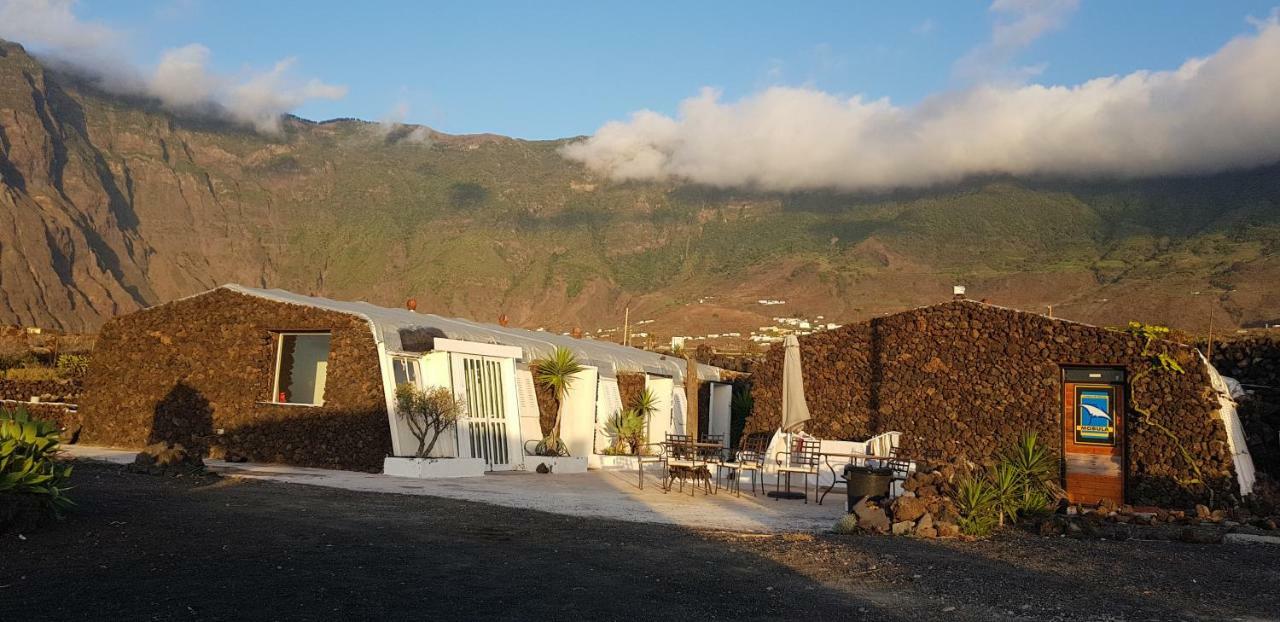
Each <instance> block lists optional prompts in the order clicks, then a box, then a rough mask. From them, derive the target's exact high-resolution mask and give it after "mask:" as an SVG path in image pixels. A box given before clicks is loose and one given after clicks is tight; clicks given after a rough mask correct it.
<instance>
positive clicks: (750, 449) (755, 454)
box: [716, 432, 769, 497]
mask: <svg viewBox="0 0 1280 622" xmlns="http://www.w3.org/2000/svg"><path fill="white" fill-rule="evenodd" d="M768 447H769V434H768V433H761V432H756V433H753V434H748V435H746V436H743V437H742V441H741V442H740V443H739V448H738V451H736V452H734V455H733V456H732V457H731V458H730V459H729V460H725V461H721V462H720V464H717V465H716V486H717V487H718V486H719V485H720V477H721V471H727V472H728V476H729V477H732V478H733V479H730V480H728V484H727V485H726V488H730V487H731V488H733V491H734V494H736V495H737V496H739V497H741V496H742V472H743V471H747V472H749V473H751V496H753V497H754V496H755V495H756V477H757V474H758V473H763V472H764V458H765V453H766V451H767V450H768ZM760 479H761V481H760V487H761V488H762V489H763V488H764V486H765V483H764V478H763V477H761V478H760Z"/></svg>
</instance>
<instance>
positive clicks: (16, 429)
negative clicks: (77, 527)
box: [0, 408, 74, 517]
mask: <svg viewBox="0 0 1280 622" xmlns="http://www.w3.org/2000/svg"><path fill="white" fill-rule="evenodd" d="M58 448H59V441H58V429H57V427H56V426H54V425H53V424H52V423H49V422H46V421H41V420H39V419H33V418H32V417H31V415H30V414H28V413H27V411H26V410H25V409H23V408H19V409H17V410H15V411H8V410H5V411H0V494H9V495H31V496H34V497H35V498H36V499H37V501H38V503H39V504H40V505H41V506H42V507H43V508H44V509H45V510H46V511H47V512H49V513H50V514H51V515H53V516H55V517H56V516H61V515H62V513H63V512H64V511H66V510H67V509H69V508H70V507H71V506H72V505H74V504H73V503H72V501H71V499H70V498H68V497H67V496H66V492H67V490H69V489H70V487H69V486H68V484H67V483H68V481H69V480H70V477H71V466H70V465H66V464H61V463H59V462H57V461H55V460H54V457H55V456H56V455H57V453H58Z"/></svg>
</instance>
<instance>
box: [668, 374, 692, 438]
mask: <svg viewBox="0 0 1280 622" xmlns="http://www.w3.org/2000/svg"><path fill="white" fill-rule="evenodd" d="M688 411H689V396H688V395H686V394H685V392H684V385H683V384H677V385H675V386H674V387H672V389H671V424H670V426H668V427H670V429H671V433H672V434H688V433H689V426H688V423H689V422H688V421H687V420H686V417H685V413H687V412H688Z"/></svg>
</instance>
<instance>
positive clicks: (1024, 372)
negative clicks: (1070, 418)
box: [747, 301, 1238, 505]
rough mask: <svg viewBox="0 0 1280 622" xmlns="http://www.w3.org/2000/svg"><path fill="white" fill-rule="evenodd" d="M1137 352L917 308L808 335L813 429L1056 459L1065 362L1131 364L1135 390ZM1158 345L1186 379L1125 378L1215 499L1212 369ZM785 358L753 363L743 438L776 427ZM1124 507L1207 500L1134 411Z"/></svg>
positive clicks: (1092, 336) (1116, 335) (1036, 320)
mask: <svg viewBox="0 0 1280 622" xmlns="http://www.w3.org/2000/svg"><path fill="white" fill-rule="evenodd" d="M1142 347H1143V342H1142V340H1141V339H1140V338H1137V337H1134V336H1131V335H1128V334H1126V333H1122V332H1118V331H1112V330H1107V329H1103V328H1098V327H1093V326H1088V325H1084V324H1077V323H1072V322H1066V321H1061V320H1054V319H1050V318H1047V317H1044V316H1041V315H1037V314H1033V313H1025V312H1021V311H1015V310H1011V309H1004V308H1001V307H995V306H991V305H986V304H981V303H977V302H970V301H955V302H950V303H945V304H940V305H936V306H932V307H925V308H921V309H915V310H912V311H907V312H904V313H899V314H896V315H892V316H887V317H883V318H877V319H875V320H872V321H870V322H863V323H859V324H851V325H848V326H845V327H843V328H840V329H837V330H833V331H827V332H820V333H815V334H813V335H808V336H805V337H801V338H800V352H801V360H802V362H803V367H804V379H805V397H806V399H807V400H808V404H809V409H810V412H811V413H812V416H813V419H812V421H811V422H810V425H808V426H807V429H808V430H809V431H811V432H812V433H814V434H815V435H817V436H820V437H823V438H834V439H849V440H862V439H866V438H868V437H870V436H872V435H874V434H878V433H881V432H885V431H890V430H897V431H900V432H902V433H903V436H902V446H903V450H904V451H905V452H906V453H907V454H908V455H923V454H924V452H926V451H930V450H936V451H941V452H942V453H943V455H944V456H959V457H963V458H965V459H967V460H970V461H973V462H977V463H982V462H989V461H991V460H992V459H993V457H994V456H995V455H997V454H998V452H1000V451H1002V450H1003V448H1005V447H1007V446H1009V445H1011V444H1012V443H1014V442H1016V441H1017V440H1018V438H1020V437H1021V436H1022V434H1024V433H1025V432H1028V431H1035V432H1037V433H1038V434H1039V437H1040V438H1041V439H1045V440H1046V441H1048V443H1047V444H1048V445H1049V446H1050V447H1051V448H1052V449H1054V450H1059V449H1060V443H1061V438H1062V432H1061V429H1062V428H1061V400H1062V398H1061V394H1062V382H1061V367H1060V366H1061V365H1071V364H1075V365H1099V366H1102V365H1105V366H1117V367H1124V368H1125V369H1126V370H1127V371H1128V375H1129V378H1130V379H1131V380H1132V379H1133V378H1135V377H1137V374H1138V372H1140V371H1141V370H1144V369H1149V367H1150V365H1149V364H1148V362H1147V361H1146V360H1145V359H1144V358H1143V357H1142V356H1141V351H1142ZM1156 349H1157V350H1158V351H1163V352H1166V353H1168V354H1170V355H1171V356H1172V357H1174V359H1176V360H1177V361H1178V362H1179V363H1180V364H1181V365H1182V367H1183V368H1184V369H1185V370H1186V373H1185V374H1174V373H1171V372H1155V373H1148V374H1145V375H1143V376H1142V377H1138V379H1137V381H1136V382H1131V385H1132V386H1131V389H1130V391H1131V395H1130V397H1129V400H1130V405H1131V406H1132V405H1133V403H1134V401H1135V400H1136V401H1137V402H1138V403H1139V404H1141V405H1142V406H1144V407H1148V406H1149V407H1152V408H1154V413H1155V416H1156V419H1157V421H1158V422H1159V423H1160V424H1161V425H1163V426H1165V427H1167V428H1168V429H1170V430H1171V431H1172V432H1173V433H1174V434H1175V435H1176V437H1177V438H1178V439H1179V440H1180V442H1181V443H1182V444H1183V446H1184V447H1185V448H1186V449H1187V450H1188V451H1189V452H1190V453H1191V455H1192V456H1194V457H1195V458H1196V459H1197V460H1198V461H1199V466H1200V469H1201V471H1202V472H1203V474H1204V475H1205V479H1207V480H1208V484H1209V485H1210V486H1212V487H1213V488H1214V490H1215V491H1216V493H1217V498H1218V499H1219V500H1221V499H1224V498H1227V497H1226V495H1230V494H1238V490H1237V489H1235V487H1234V479H1233V475H1232V466H1231V458H1230V452H1229V451H1228V449H1227V445H1226V433H1225V430H1224V428H1223V426H1222V423H1221V421H1220V420H1219V419H1218V418H1217V416H1216V409H1217V402H1216V400H1215V399H1214V397H1213V393H1212V389H1211V387H1210V384H1209V378H1208V374H1207V370H1206V368H1205V366H1204V365H1203V364H1202V363H1201V362H1200V360H1199V357H1198V356H1196V353H1195V350H1194V349H1192V348H1190V347H1187V346H1182V345H1179V344H1175V343H1172V342H1159V343H1158V345H1157V347H1156ZM782 355H783V348H773V349H771V350H770V352H769V353H768V355H767V356H766V358H765V360H764V361H763V362H762V363H761V364H760V365H758V366H757V367H756V373H755V376H754V378H753V379H752V380H753V390H752V396H753V397H754V399H755V406H754V412H753V415H752V417H751V419H750V421H748V424H747V431H748V432H754V431H769V430H772V429H774V428H776V427H777V425H778V421H779V420H780V411H779V408H780V407H779V404H780V393H781V388H782V387H781V376H782ZM1125 425H1126V430H1125V432H1126V437H1127V439H1128V443H1127V447H1128V451H1127V456H1126V461H1127V465H1126V466H1127V481H1126V491H1127V496H1128V497H1129V501H1130V502H1132V503H1136V504H1156V505H1185V504H1189V503H1194V502H1202V501H1206V500H1207V497H1208V495H1207V494H1206V493H1205V491H1204V490H1203V488H1199V487H1196V486H1184V485H1180V484H1179V483H1178V482H1179V481H1185V480H1186V479H1188V478H1191V477H1194V475H1193V472H1192V468H1191V466H1190V465H1189V464H1187V463H1186V461H1185V460H1184V459H1183V458H1182V457H1181V455H1180V452H1179V450H1178V448H1177V446H1176V443H1174V442H1173V441H1171V440H1170V439H1169V438H1168V437H1167V436H1166V435H1164V434H1163V433H1161V432H1160V431H1159V430H1157V429H1156V428H1154V427H1153V426H1150V425H1144V424H1141V423H1139V421H1138V417H1137V415H1136V414H1135V413H1132V412H1130V414H1129V416H1128V417H1126V424H1125Z"/></svg>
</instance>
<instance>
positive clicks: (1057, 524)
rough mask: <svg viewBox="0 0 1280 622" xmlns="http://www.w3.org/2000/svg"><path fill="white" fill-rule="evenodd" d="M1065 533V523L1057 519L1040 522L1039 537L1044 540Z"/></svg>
mask: <svg viewBox="0 0 1280 622" xmlns="http://www.w3.org/2000/svg"><path fill="white" fill-rule="evenodd" d="M1066 531H1067V527H1066V521H1059V520H1057V519H1053V518H1050V519H1047V520H1044V521H1041V522H1040V535H1041V536H1044V537H1046V538H1047V537H1050V536H1060V535H1062V534H1064V533H1066Z"/></svg>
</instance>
